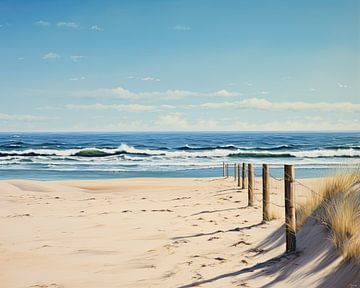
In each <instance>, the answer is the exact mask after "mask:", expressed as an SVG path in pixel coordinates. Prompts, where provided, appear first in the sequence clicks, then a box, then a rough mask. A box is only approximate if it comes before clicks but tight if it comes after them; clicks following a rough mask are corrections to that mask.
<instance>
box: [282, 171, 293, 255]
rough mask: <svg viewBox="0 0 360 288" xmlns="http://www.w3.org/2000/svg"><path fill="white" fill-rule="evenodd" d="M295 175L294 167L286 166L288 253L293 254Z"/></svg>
mask: <svg viewBox="0 0 360 288" xmlns="http://www.w3.org/2000/svg"><path fill="white" fill-rule="evenodd" d="M294 174H295V173H294V165H285V166H284V179H285V225H286V252H292V251H295V250H296V231H295V230H296V221H295V195H294V188H295V184H294V180H295V178H294V177H295V175H294Z"/></svg>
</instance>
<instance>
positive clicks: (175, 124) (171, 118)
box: [155, 113, 191, 130]
mask: <svg viewBox="0 0 360 288" xmlns="http://www.w3.org/2000/svg"><path fill="white" fill-rule="evenodd" d="M155 125H156V126H160V127H161V128H163V129H165V130H189V129H191V126H190V124H189V123H188V121H187V120H186V119H185V118H184V117H183V116H182V114H181V113H171V114H167V115H161V116H159V118H158V119H157V121H156V123H155Z"/></svg>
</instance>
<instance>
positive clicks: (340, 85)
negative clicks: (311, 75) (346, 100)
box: [337, 82, 348, 88]
mask: <svg viewBox="0 0 360 288" xmlns="http://www.w3.org/2000/svg"><path fill="white" fill-rule="evenodd" d="M337 85H338V87H340V88H348V85H346V84H344V83H341V82H338V83H337Z"/></svg>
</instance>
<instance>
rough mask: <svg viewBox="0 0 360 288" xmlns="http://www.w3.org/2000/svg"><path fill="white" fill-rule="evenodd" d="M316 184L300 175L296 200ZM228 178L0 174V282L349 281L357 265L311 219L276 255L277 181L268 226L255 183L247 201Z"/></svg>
mask: <svg viewBox="0 0 360 288" xmlns="http://www.w3.org/2000/svg"><path fill="white" fill-rule="evenodd" d="M320 181H321V180H320V179H305V180H301V183H302V184H304V186H301V185H297V186H296V187H295V188H296V202H297V203H300V202H301V201H304V199H306V197H309V196H310V193H311V192H310V190H309V189H306V188H305V187H309V188H311V187H313V188H316V187H317V186H318V185H319V183H320ZM236 183H237V182H236V181H234V178H232V177H229V178H227V179H225V178H134V179H112V180H68V181H31V180H2V181H1V182H0V231H1V234H0V251H1V253H0V267H1V269H0V283H1V287H8V288H12V287H26V288H30V287H51V288H55V287H56V288H58V287H80V288H81V287H87V288H88V287H195V286H200V287H305V286H308V287H340V286H326V285H329V283H335V284H336V283H337V282H336V281H342V282H339V283H342V284H344V285H343V286H341V287H347V286H346V285H350V284H351V285H356V284H358V283H359V281H360V279H359V276H358V275H359V273H358V272H360V271H359V266H356V265H353V264H347V265H346V267H343V266H341V265H340V264H341V257H340V256H339V255H338V253H337V251H336V249H335V247H334V246H333V245H332V243H331V241H330V240H329V237H327V236H326V231H324V229H323V228H321V227H319V225H318V224H314V225H312V226H311V225H310V226H309V225H305V227H304V229H302V230H305V232H302V231H300V232H299V235H298V237H297V238H298V239H297V241H298V251H299V252H298V253H295V254H291V255H284V251H285V237H284V236H285V232H284V225H283V224H284V208H283V207H282V206H283V205H284V193H283V189H284V188H283V182H282V181H277V180H275V179H273V178H272V179H271V183H270V184H271V185H270V187H271V202H272V203H273V204H272V205H271V208H272V217H273V218H275V219H273V220H272V221H270V222H262V206H261V205H262V202H261V199H262V192H261V179H260V178H256V181H255V205H254V207H248V206H247V189H239V188H238V187H237V185H236ZM314 229H315V230H314ZM319 239H320V240H319ZM339 265H340V268H339ZM344 273H345V274H344ZM344 275H346V277H345V276H344ZM344 281H347V282H344ZM267 285H268V286H267ZM349 287H350V286H349Z"/></svg>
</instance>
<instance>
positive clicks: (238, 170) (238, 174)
mask: <svg viewBox="0 0 360 288" xmlns="http://www.w3.org/2000/svg"><path fill="white" fill-rule="evenodd" d="M240 178H241V175H240V164H238V165H237V180H238V185H237V186H238V187H240Z"/></svg>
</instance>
